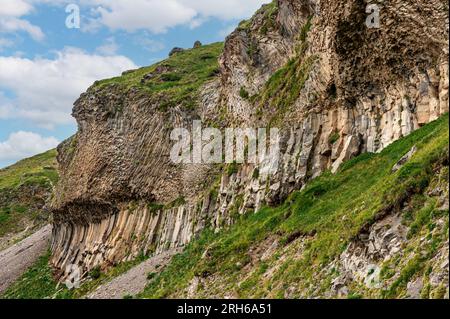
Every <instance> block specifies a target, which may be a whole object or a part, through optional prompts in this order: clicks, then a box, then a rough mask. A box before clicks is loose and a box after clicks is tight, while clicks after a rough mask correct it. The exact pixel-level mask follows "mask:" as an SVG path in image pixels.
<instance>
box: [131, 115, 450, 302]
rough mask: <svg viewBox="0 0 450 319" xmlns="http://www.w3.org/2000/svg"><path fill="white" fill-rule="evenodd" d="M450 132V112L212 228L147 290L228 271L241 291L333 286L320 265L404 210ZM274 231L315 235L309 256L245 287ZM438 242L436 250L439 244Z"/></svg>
mask: <svg viewBox="0 0 450 319" xmlns="http://www.w3.org/2000/svg"><path fill="white" fill-rule="evenodd" d="M448 134H449V131H448V114H447V115H444V116H443V117H441V118H440V119H439V120H437V121H435V122H433V123H430V124H428V125H426V126H425V127H423V128H421V129H420V130H418V131H416V132H414V133H412V134H411V135H409V136H408V137H406V138H403V139H401V140H399V141H397V142H395V143H393V144H392V145H390V146H389V147H387V148H386V149H385V150H384V151H382V152H381V153H380V154H364V155H361V156H360V157H358V158H356V159H354V160H351V161H349V162H347V163H346V164H345V165H343V166H342V168H341V169H340V170H339V172H338V173H337V174H336V175H332V174H331V173H329V172H326V173H325V174H323V175H322V176H320V177H318V178H317V179H315V180H313V181H312V182H310V184H309V185H308V186H307V187H306V188H305V189H304V190H303V191H298V192H295V193H293V194H291V196H290V197H289V198H288V199H287V200H286V201H285V203H284V204H282V205H280V206H278V207H275V208H268V207H266V208H263V209H262V210H260V211H259V212H258V213H256V214H251V215H247V216H245V217H241V220H239V221H238V222H237V223H236V224H235V225H234V226H232V227H231V228H230V229H228V230H225V231H222V232H221V233H219V234H218V235H217V234H214V232H212V231H210V230H206V231H205V232H204V233H203V235H202V236H201V237H200V238H199V239H198V240H195V241H193V242H192V243H191V244H190V245H189V246H188V247H187V249H186V250H185V252H183V253H182V254H180V255H178V256H176V257H175V258H174V259H173V261H172V262H171V264H170V265H169V266H168V267H167V268H166V269H165V270H164V271H163V272H162V273H161V274H159V275H157V276H156V277H155V278H154V279H152V281H151V282H150V283H149V285H148V286H147V287H146V289H145V291H144V292H143V293H142V294H141V295H140V297H144V298H161V297H170V296H172V297H173V296H175V297H176V296H180V295H182V291H183V289H184V288H186V286H187V285H188V283H189V282H190V280H191V279H192V278H193V277H194V276H201V277H209V276H211V275H213V274H215V275H218V276H220V277H221V278H225V279H224V280H225V281H226V282H227V283H228V285H229V286H228V288H229V289H230V290H235V291H238V292H239V296H240V297H244V298H245V297H254V296H264V297H266V296H272V297H274V296H275V297H277V296H279V297H282V296H283V294H284V291H285V289H286V287H288V286H289V285H293V284H295V285H300V287H303V289H305V290H307V289H308V287H309V286H310V285H312V286H313V287H319V289H322V290H323V291H326V290H327V289H329V285H330V278H323V280H321V281H320V282H317V281H316V278H317V276H318V270H320V269H322V268H323V267H325V266H326V265H328V264H329V262H330V261H332V260H333V259H334V258H336V257H337V256H339V255H340V254H341V253H342V252H343V251H344V250H345V248H346V247H347V245H348V243H349V242H350V241H351V240H352V238H354V237H355V236H356V235H357V234H358V233H359V232H360V231H361V229H363V228H364V227H366V226H367V225H370V224H372V223H373V222H374V221H375V219H376V218H377V216H381V215H382V214H384V213H385V212H392V211H396V210H398V209H399V207H400V206H401V205H402V203H403V202H404V201H408V200H410V199H412V198H414V197H415V196H422V195H421V194H422V193H423V192H424V189H425V188H426V187H427V186H428V185H429V183H430V181H431V180H432V178H433V177H434V171H433V168H434V166H435V165H436V163H438V162H439V161H441V160H442V159H443V158H445V157H446V156H447V153H448V144H449V137H448ZM414 145H416V146H417V148H418V151H417V152H416V154H415V155H414V156H413V158H412V159H411V160H410V161H409V162H408V163H407V164H406V165H405V166H404V167H402V168H401V169H400V170H399V171H398V172H396V173H391V169H392V167H393V165H394V164H395V163H396V162H397V161H398V160H399V159H400V158H401V157H402V156H403V155H404V154H406V153H407V152H408V151H409V150H410V149H411V148H412V146H414ZM430 214H431V213H430V211H429V210H425V211H424V212H418V213H416V214H415V216H416V217H415V221H414V222H413V227H412V228H411V229H413V230H412V231H414V232H416V233H417V232H418V230H414V229H416V228H417V229H419V228H422V227H425V226H426V225H428V224H429V221H430V217H429V216H430ZM414 225H417V226H414ZM424 225H425V226H424ZM428 227H429V226H428ZM447 232H448V231H447ZM274 234H277V236H279V237H281V238H287V239H289V238H297V237H298V236H300V235H308V234H309V235H312V234H315V236H314V237H310V239H308V240H306V243H305V246H306V248H305V251H304V253H303V254H302V257H301V258H299V259H296V260H287V261H286V262H285V263H284V264H283V265H282V267H280V269H279V270H278V272H276V273H275V274H274V276H273V277H272V278H271V279H270V280H269V282H265V281H263V279H262V277H261V275H254V276H256V277H254V278H253V277H252V278H250V282H247V284H244V285H241V286H239V287H237V284H236V278H237V276H239V272H240V270H241V269H242V267H243V266H245V265H247V264H248V263H249V261H250V257H249V249H250V247H252V246H255V245H257V244H258V243H260V242H262V241H263V240H265V239H267V238H268V236H273V235H274ZM290 241H292V240H285V242H286V243H289V242H290ZM438 243H439V242H436V243H435V244H434V245H433V247H434V248H433V249H434V250H432V249H431V248H430V250H431V251H435V249H436V247H438ZM205 251H208V256H209V257H208V258H202V255H203V254H204V252H205ZM429 258H430V256H428V260H429ZM421 262H422V260H421V259H417V258H415V259H413V260H411V262H410V264H408V265H407V266H405V268H404V269H403V271H402V275H401V276H400V279H398V280H399V282H398V283H397V284H394V285H395V287H393V288H392V289H391V290H390V293H389V294H388V296H389V297H393V296H398V295H399V294H400V291H401V289H398V288H399V287H403V286H404V285H405V281H406V282H407V280H408V279H409V278H411V276H413V275H414V274H415V273H417V272H418V271H419V270H421V269H422V268H423V264H421ZM252 276H253V275H252ZM263 282H264V284H263ZM209 288H211V287H209ZM356 295H358V296H359V292H358V293H356V292H355V293H354V294H353V296H356Z"/></svg>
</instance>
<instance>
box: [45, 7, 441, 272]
mask: <svg viewBox="0 0 450 319" xmlns="http://www.w3.org/2000/svg"><path fill="white" fill-rule="evenodd" d="M378 6H379V9H380V21H381V26H380V27H379V28H371V27H369V26H368V25H367V24H366V18H367V14H366V5H365V2H364V1H361V0H347V1H334V0H320V1H312V0H295V1H292V0H289V1H288V0H278V1H274V2H273V3H271V4H268V5H265V6H263V7H262V8H261V9H260V10H258V12H256V13H255V15H254V16H253V17H252V18H251V19H249V20H247V21H243V22H242V23H241V24H240V25H239V27H238V28H237V29H236V30H235V31H234V32H233V33H232V34H230V35H229V36H228V37H227V39H226V41H225V43H224V44H223V45H222V44H212V45H207V46H201V47H196V48H194V49H190V50H184V51H182V52H175V53H174V54H173V55H171V57H169V58H168V59H167V60H165V61H162V62H160V63H158V64H156V65H154V66H151V67H148V68H143V69H140V70H135V71H130V72H126V73H125V74H124V75H123V76H121V77H118V78H115V79H110V80H104V81H100V82H98V83H96V84H94V85H93V86H92V87H91V88H90V89H89V90H88V91H87V92H86V93H84V94H82V96H81V97H80V99H79V100H77V101H76V102H75V107H74V110H73V115H74V117H75V118H76V120H77V122H78V126H79V130H78V132H77V134H76V135H75V136H74V137H73V138H72V139H71V140H69V141H66V142H65V143H63V144H62V145H61V146H60V147H59V148H58V161H59V164H60V174H61V181H60V183H59V184H58V187H57V189H56V195H55V201H54V202H53V205H52V211H53V215H54V236H53V242H52V257H51V262H52V265H53V266H54V267H55V268H56V269H58V270H59V275H60V276H61V278H62V279H64V278H65V277H67V276H68V275H70V274H69V273H67V271H66V270H67V269H68V268H67V266H68V265H72V264H75V265H78V266H79V267H81V268H82V273H88V272H89V271H90V270H92V269H95V268H97V267H100V268H101V269H102V270H107V269H108V268H109V267H111V266H113V265H115V264H118V263H120V262H123V261H130V260H132V259H133V258H135V257H137V256H139V255H142V254H144V255H149V254H150V255H151V254H154V253H160V252H163V251H165V250H167V249H172V248H177V247H182V246H184V245H186V244H188V243H189V242H190V241H191V240H192V239H193V238H195V237H196V236H197V235H199V234H200V233H201V232H202V231H203V230H204V229H207V228H212V229H214V230H215V231H220V230H221V229H224V228H226V227H228V226H229V225H232V224H233V223H234V222H235V221H236V220H238V219H239V218H240V217H241V216H242V215H246V214H251V213H253V212H256V211H259V210H260V208H261V207H264V206H276V205H279V204H280V203H282V202H283V201H284V200H285V199H286V198H288V197H289V196H290V194H291V193H292V192H294V191H296V190H299V189H302V188H303V187H305V186H306V185H308V183H309V181H311V180H312V179H314V178H316V177H318V176H320V175H321V174H322V173H323V172H325V171H327V170H330V169H331V171H332V172H336V171H337V170H338V169H339V167H340V166H341V165H342V164H343V163H344V162H346V161H348V160H350V159H352V158H354V157H355V156H358V155H360V154H363V153H366V152H369V153H378V152H381V151H382V150H383V149H385V148H386V147H387V146H389V145H390V144H391V143H393V142H394V141H396V140H398V139H400V138H402V137H405V136H408V135H409V134H411V133H412V132H414V131H415V130H417V129H419V128H420V127H422V126H423V125H425V124H426V123H428V122H431V121H433V120H436V119H437V118H439V117H440V116H441V115H443V114H445V113H447V112H448V28H447V21H448V10H447V4H446V2H443V1H441V0H432V1H425V0H423V1H412V0H408V1H404V0H402V1H400V0H398V1H389V2H383V3H379V4H378ZM193 120H201V121H202V122H203V123H204V126H212V127H216V128H219V129H222V130H223V129H225V128H227V127H239V126H241V127H254V128H258V127H277V128H279V129H280V154H279V155H280V157H279V159H280V161H279V166H278V170H277V172H276V173H275V174H272V175H270V176H269V175H268V174H267V173H268V171H269V170H270V166H271V163H269V162H267V161H265V162H261V163H258V164H256V165H255V164H231V163H229V164H221V165H211V164H195V165H192V164H180V165H177V164H174V163H173V162H172V161H171V159H170V157H169V154H170V150H171V148H172V146H173V142H172V141H171V140H170V133H171V130H172V129H173V128H179V127H185V128H187V129H190V130H191V131H192V129H191V127H192V121H193ZM191 133H192V132H191Z"/></svg>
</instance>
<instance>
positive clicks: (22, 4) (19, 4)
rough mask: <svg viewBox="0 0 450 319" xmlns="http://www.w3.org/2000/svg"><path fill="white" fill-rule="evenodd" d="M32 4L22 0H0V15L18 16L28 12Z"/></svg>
mask: <svg viewBox="0 0 450 319" xmlns="http://www.w3.org/2000/svg"><path fill="white" fill-rule="evenodd" d="M32 9H33V6H32V5H31V4H30V3H29V2H28V1H24V0H2V3H1V5H0V16H12V17H20V16H23V15H26V14H28V13H29V12H30V11H31V10H32Z"/></svg>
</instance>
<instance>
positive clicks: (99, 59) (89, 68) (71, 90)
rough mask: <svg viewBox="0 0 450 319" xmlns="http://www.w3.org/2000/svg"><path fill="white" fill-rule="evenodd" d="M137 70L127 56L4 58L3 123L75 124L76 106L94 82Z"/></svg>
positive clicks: (77, 53)
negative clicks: (19, 120)
mask: <svg viewBox="0 0 450 319" xmlns="http://www.w3.org/2000/svg"><path fill="white" fill-rule="evenodd" d="M135 68H137V66H136V65H135V64H134V63H133V62H132V61H131V60H130V59H128V58H126V57H124V56H118V55H112V56H104V55H99V54H88V53H86V52H84V51H82V50H79V49H75V48H66V49H64V50H63V51H59V52H56V53H55V58H54V59H42V58H35V59H27V58H21V57H12V56H11V57H2V56H0V70H1V72H0V91H1V90H3V91H6V90H8V91H12V92H14V95H15V97H13V98H9V99H5V98H4V97H3V99H1V95H0V119H1V118H3V119H5V118H13V117H16V118H25V119H29V120H31V121H33V122H34V123H36V124H38V125H40V126H42V127H45V128H52V127H53V126H54V125H57V124H67V123H72V121H73V119H72V118H71V116H70V113H71V108H72V105H73V102H74V101H75V100H76V98H77V97H78V96H79V95H80V93H82V92H84V91H85V90H86V89H87V88H88V87H89V86H90V85H91V84H92V83H93V82H94V81H96V80H99V79H103V78H109V77H113V76H117V75H120V74H121V73H122V72H123V71H125V70H129V69H135Z"/></svg>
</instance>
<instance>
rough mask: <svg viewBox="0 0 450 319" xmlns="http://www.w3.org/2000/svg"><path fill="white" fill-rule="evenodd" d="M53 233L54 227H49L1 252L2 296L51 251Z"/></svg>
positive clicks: (0, 290)
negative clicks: (41, 257) (40, 258)
mask: <svg viewBox="0 0 450 319" xmlns="http://www.w3.org/2000/svg"><path fill="white" fill-rule="evenodd" d="M51 233H52V226H51V225H47V226H45V227H44V228H42V229H40V230H39V231H37V232H36V233H34V234H33V235H31V236H30V237H27V238H25V239H24V240H22V241H21V242H19V243H17V244H15V245H13V246H11V247H9V248H8V249H6V250H4V251H0V294H1V293H2V292H4V291H5V290H6V289H7V288H8V287H9V285H11V284H12V283H13V282H14V281H15V280H17V279H18V278H19V277H20V276H21V275H22V274H23V273H24V272H25V271H26V270H27V269H28V268H29V267H31V266H32V265H33V264H34V263H35V262H36V260H37V259H38V258H39V257H40V256H42V255H43V254H44V253H45V252H46V251H47V250H48V249H49V244H50V236H51Z"/></svg>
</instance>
